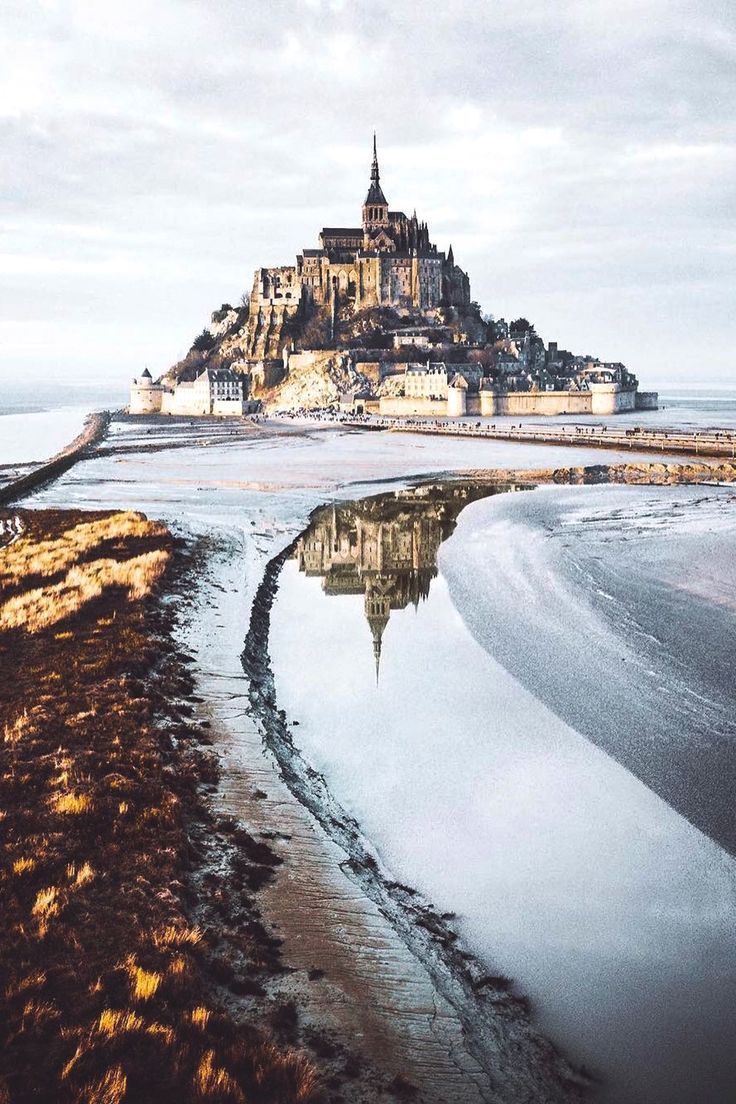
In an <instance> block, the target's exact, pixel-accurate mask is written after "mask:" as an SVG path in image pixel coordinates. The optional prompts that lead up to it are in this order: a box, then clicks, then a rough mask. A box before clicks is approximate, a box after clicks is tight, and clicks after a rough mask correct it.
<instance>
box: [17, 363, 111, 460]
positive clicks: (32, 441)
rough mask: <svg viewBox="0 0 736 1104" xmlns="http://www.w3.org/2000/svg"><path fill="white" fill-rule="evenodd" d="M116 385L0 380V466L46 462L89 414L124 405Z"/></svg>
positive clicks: (74, 432) (66, 442) (71, 437)
mask: <svg viewBox="0 0 736 1104" xmlns="http://www.w3.org/2000/svg"><path fill="white" fill-rule="evenodd" d="M127 401H128V394H127V390H126V388H125V387H121V386H120V385H112V386H108V387H104V386H99V385H95V386H91V385H88V384H78V385H72V384H69V385H61V384H52V383H38V384H30V383H21V384H18V383H16V382H13V383H6V382H5V381H4V380H2V379H0V464H29V463H33V462H34V461H36V460H45V459H47V458H48V457H49V456H53V454H54V453H55V452H58V451H59V449H61V448H63V447H64V445H66V444H68V442H69V441H71V440H72V439H73V438H74V437H76V435H77V434H78V433H79V431H80V430H81V428H82V425H83V424H84V419H85V417H86V415H87V414H89V413H90V411H92V410H114V409H117V408H119V407H122V406H125V404H126V403H127Z"/></svg>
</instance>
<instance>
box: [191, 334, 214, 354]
mask: <svg viewBox="0 0 736 1104" xmlns="http://www.w3.org/2000/svg"><path fill="white" fill-rule="evenodd" d="M216 340H217V339H216V338H215V336H214V335H213V334H211V333H210V331H209V330H202V332H201V334H198V335H197V337H195V339H194V341H193V342H192V348H193V349H194V351H195V352H196V353H207V352H209V350H210V349H211V348H212V346H213V345H214V344H215V341H216Z"/></svg>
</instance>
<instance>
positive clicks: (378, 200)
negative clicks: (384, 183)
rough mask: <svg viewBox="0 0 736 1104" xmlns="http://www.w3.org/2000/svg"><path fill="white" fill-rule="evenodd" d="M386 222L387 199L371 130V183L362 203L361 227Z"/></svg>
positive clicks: (382, 224) (379, 224) (374, 136)
mask: <svg viewBox="0 0 736 1104" xmlns="http://www.w3.org/2000/svg"><path fill="white" fill-rule="evenodd" d="M387 223H388V201H387V199H386V197H385V195H384V194H383V190H382V188H381V174H380V171H379V168H378V151H377V149H376V132H375V131H374V132H373V164H372V165H371V183H370V187H369V188H368V195H367V196H366V197H365V203H364V204H363V227H364V228H366V229H367V228H368V227H370V226H386V225H387Z"/></svg>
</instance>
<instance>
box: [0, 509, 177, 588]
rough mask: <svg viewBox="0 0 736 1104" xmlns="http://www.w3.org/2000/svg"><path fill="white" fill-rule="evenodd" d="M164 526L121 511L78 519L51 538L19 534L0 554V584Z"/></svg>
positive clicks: (62, 566)
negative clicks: (41, 538)
mask: <svg viewBox="0 0 736 1104" xmlns="http://www.w3.org/2000/svg"><path fill="white" fill-rule="evenodd" d="M165 534H166V529H165V527H164V526H163V525H161V524H159V523H158V522H153V521H148V520H147V519H146V518H145V517H144V516H143V515H142V514H136V513H134V512H132V511H123V512H121V513H118V514H113V515H112V516H110V517H104V518H98V519H96V520H95V521H85V522H81V523H80V524H79V525H75V526H74V527H73V528H71V529H68V530H66V531H65V532H63V533H62V534H61V535H60V536H59V537H57V538H56V539H55V540H46V541H39V540H36V539H35V538H34V537H33V535H32V534H29V535H27V536H24V537H21V539H20V540H17V541H16V542H15V543H14V544H11V545H9V546H8V547H7V548H5V549H4V550H3V552H2V554H1V555H0V584H3V583H5V584H7V583H11V582H12V583H14V584H15V583H18V582H22V580H23V579H24V577H25V576H27V575H31V574H32V575H41V576H45V577H47V576H49V575H57V574H59V572H61V571H64V570H66V569H67V568H68V567H69V566H70V565H71V564H74V563H76V561H77V560H79V558H80V556H81V555H83V554H84V553H86V552H88V551H89V550H90V549H92V548H96V547H97V546H98V545H100V544H103V543H106V542H110V541H117V540H122V539H125V538H130V537H160V536H164V535H165Z"/></svg>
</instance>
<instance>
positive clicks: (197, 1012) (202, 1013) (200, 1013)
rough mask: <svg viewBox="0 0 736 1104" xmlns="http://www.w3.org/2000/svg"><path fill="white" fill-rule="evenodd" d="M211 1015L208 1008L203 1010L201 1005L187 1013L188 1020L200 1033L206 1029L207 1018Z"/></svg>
mask: <svg viewBox="0 0 736 1104" xmlns="http://www.w3.org/2000/svg"><path fill="white" fill-rule="evenodd" d="M211 1014H212V1013H211V1012H210V1010H209V1008H205V1007H204V1006H203V1005H201V1004H200V1005H198V1006H197V1007H196V1008H193V1009H192V1011H191V1012H190V1013H189V1019H190V1020H191V1021H192V1023H193V1025H194V1026H195V1027H198V1028H199V1029H200V1030H201V1031H204V1029H205V1028H206V1027H207V1024H208V1023H209V1018H210V1016H211Z"/></svg>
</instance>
